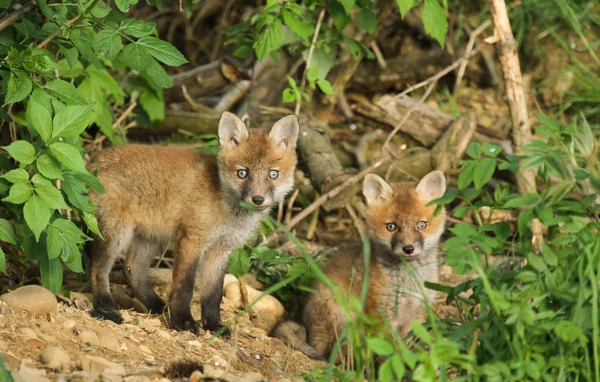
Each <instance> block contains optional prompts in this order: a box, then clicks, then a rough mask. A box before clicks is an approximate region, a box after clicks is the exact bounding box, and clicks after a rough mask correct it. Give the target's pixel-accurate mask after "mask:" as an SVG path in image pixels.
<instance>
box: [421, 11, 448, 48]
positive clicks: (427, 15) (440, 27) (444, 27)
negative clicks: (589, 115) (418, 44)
mask: <svg viewBox="0 0 600 382" xmlns="http://www.w3.org/2000/svg"><path fill="white" fill-rule="evenodd" d="M423 25H424V26H425V32H427V33H428V34H429V35H430V36H431V37H433V38H434V39H436V40H437V41H438V42H439V43H440V45H441V46H442V48H443V47H444V42H445V41H446V33H448V20H446V15H444V10H443V9H442V7H441V6H440V3H439V2H438V0H425V5H424V6H423Z"/></svg>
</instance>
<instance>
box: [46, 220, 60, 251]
mask: <svg viewBox="0 0 600 382" xmlns="http://www.w3.org/2000/svg"><path fill="white" fill-rule="evenodd" d="M62 245H63V242H62V237H61V236H60V232H59V231H58V230H57V229H56V228H54V227H53V226H52V224H50V225H49V226H48V230H46V249H47V251H48V258H49V259H56V258H57V257H59V256H60V253H61V252H62Z"/></svg>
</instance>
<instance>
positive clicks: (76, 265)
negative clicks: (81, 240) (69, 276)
mask: <svg viewBox="0 0 600 382" xmlns="http://www.w3.org/2000/svg"><path fill="white" fill-rule="evenodd" d="M63 244H64V245H63V255H62V259H63V261H64V263H65V265H66V266H67V267H68V268H69V269H70V270H72V271H73V272H75V273H83V263H82V261H81V252H79V248H77V244H75V243H73V242H64V243H63Z"/></svg>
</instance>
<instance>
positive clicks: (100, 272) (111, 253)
mask: <svg viewBox="0 0 600 382" xmlns="http://www.w3.org/2000/svg"><path fill="white" fill-rule="evenodd" d="M298 130H299V126H298V118H297V117H296V116H294V115H290V116H287V117H284V118H282V119H280V120H279V121H278V122H276V123H275V124H274V125H273V128H272V129H271V132H270V133H269V134H267V133H266V132H265V131H263V130H260V129H250V130H248V129H247V128H246V126H245V125H244V122H242V120H241V119H239V118H238V117H237V116H235V115H234V114H231V113H228V112H225V113H223V114H222V115H221V119H220V121H219V128H218V136H219V144H220V147H219V152H218V154H217V155H216V156H209V155H205V154H201V153H198V152H193V151H189V150H185V149H180V148H171V147H156V146H145V145H126V146H121V147H114V148H109V149H106V150H103V151H102V152H101V153H100V154H99V156H98V158H97V159H96V164H97V169H98V179H99V180H100V182H101V183H102V185H103V186H104V188H105V189H106V193H104V194H98V193H93V194H91V198H92V202H93V203H94V204H95V205H96V207H97V209H96V216H97V217H98V221H99V225H100V230H101V232H102V234H103V236H104V241H101V240H96V241H95V242H94V248H93V250H92V264H91V284H92V292H93V294H94V297H95V300H96V307H95V309H94V310H93V311H92V316H94V317H101V318H105V319H109V320H111V321H114V322H117V323H120V322H121V315H120V313H119V311H118V310H117V307H116V305H115V303H114V301H113V299H112V296H111V294H110V289H109V282H108V275H109V272H110V270H111V268H112V266H113V264H114V262H115V259H116V258H117V257H120V256H124V255H125V254H127V258H126V260H125V265H126V275H127V281H128V283H129V285H130V287H131V289H132V291H133V293H134V295H135V296H136V297H137V298H138V299H139V300H140V301H141V302H142V303H143V304H144V305H145V306H146V307H147V308H148V309H149V310H150V311H151V312H158V313H160V312H162V311H163V308H164V307H165V303H164V301H163V300H162V299H161V298H160V297H159V296H158V295H157V294H156V292H155V291H154V289H152V286H151V284H150V279H149V267H150V263H151V261H152V259H153V258H154V257H155V256H156V255H158V254H159V252H160V250H161V248H162V247H161V245H164V244H165V243H166V242H169V241H170V242H171V243H173V244H175V245H176V253H175V263H174V267H173V282H172V285H171V294H170V296H169V312H170V320H171V322H170V323H171V327H173V328H175V329H178V330H190V331H193V332H196V333H197V332H198V324H197V323H196V322H195V321H194V319H193V317H192V313H191V310H190V302H191V299H192V293H193V290H194V280H195V275H196V270H197V268H198V264H200V267H201V281H200V282H201V300H200V304H201V317H202V327H203V328H204V329H206V330H211V331H214V330H218V329H220V328H221V327H222V326H221V311H220V303H221V297H222V295H223V278H224V277H225V271H226V268H227V263H228V259H229V253H230V251H231V250H233V249H234V248H236V247H238V246H240V245H242V244H243V243H244V242H245V241H246V240H248V239H249V237H250V236H251V235H252V234H253V233H254V232H255V230H256V229H257V228H258V225H259V223H260V220H261V217H262V216H263V214H265V213H267V212H268V211H269V208H270V207H271V206H272V205H274V204H276V203H277V202H279V201H281V200H283V199H284V197H285V196H286V194H288V193H289V191H290V190H291V189H292V188H293V186H294V170H295V167H296V161H297V158H296V151H295V149H296V141H297V139H298ZM240 202H247V203H250V204H252V205H253V206H255V207H256V209H258V210H260V211H250V210H247V209H244V208H242V207H241V206H240Z"/></svg>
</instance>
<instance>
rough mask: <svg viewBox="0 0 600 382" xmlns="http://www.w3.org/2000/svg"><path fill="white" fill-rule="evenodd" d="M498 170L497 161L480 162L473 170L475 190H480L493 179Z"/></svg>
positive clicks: (485, 159) (484, 159) (483, 160)
mask: <svg viewBox="0 0 600 382" xmlns="http://www.w3.org/2000/svg"><path fill="white" fill-rule="evenodd" d="M495 170H496V159H494V158H483V159H481V160H480V161H478V163H477V165H476V166H475V168H474V169H473V184H474V185H475V188H477V189H480V188H481V187H483V186H484V185H485V184H486V183H487V182H489V181H490V180H491V179H492V176H493V175H494V171H495Z"/></svg>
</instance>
